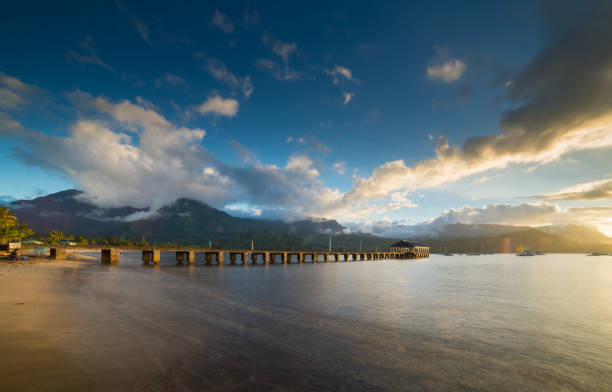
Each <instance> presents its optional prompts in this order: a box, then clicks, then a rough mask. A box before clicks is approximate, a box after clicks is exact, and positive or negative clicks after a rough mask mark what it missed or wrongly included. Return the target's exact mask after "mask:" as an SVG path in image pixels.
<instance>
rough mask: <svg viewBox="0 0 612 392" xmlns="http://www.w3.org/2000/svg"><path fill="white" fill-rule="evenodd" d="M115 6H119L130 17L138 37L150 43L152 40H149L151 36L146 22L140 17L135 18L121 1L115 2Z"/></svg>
mask: <svg viewBox="0 0 612 392" xmlns="http://www.w3.org/2000/svg"><path fill="white" fill-rule="evenodd" d="M117 8H119V10H120V11H121V12H123V13H124V14H125V15H126V16H127V17H128V18H129V19H130V21H131V22H132V24H133V25H134V28H135V29H136V31H137V32H138V34H139V35H140V37H141V38H142V39H143V40H144V41H145V42H146V43H148V44H149V45H151V44H152V42H151V37H150V35H149V27H148V26H147V25H146V24H144V23H143V22H142V21H141V20H140V19H138V18H136V16H135V15H134V14H133V13H131V12H130V10H128V9H127V7H126V6H125V5H124V4H123V3H121V2H120V3H117Z"/></svg>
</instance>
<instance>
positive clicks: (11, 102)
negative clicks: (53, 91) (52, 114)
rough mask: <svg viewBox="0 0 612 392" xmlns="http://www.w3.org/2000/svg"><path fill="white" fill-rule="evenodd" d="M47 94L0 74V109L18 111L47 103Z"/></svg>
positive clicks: (37, 88)
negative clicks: (40, 103) (36, 104)
mask: <svg viewBox="0 0 612 392" xmlns="http://www.w3.org/2000/svg"><path fill="white" fill-rule="evenodd" d="M47 95H48V93H47V92H46V91H45V90H43V89H41V88H39V87H36V86H33V85H30V84H27V83H24V82H22V81H21V80H19V79H17V78H15V77H13V76H9V75H6V74H4V73H2V72H0V109H4V110H19V109H23V108H26V107H28V106H32V105H33V104H35V103H38V102H41V101H43V102H46V101H48V96H47Z"/></svg>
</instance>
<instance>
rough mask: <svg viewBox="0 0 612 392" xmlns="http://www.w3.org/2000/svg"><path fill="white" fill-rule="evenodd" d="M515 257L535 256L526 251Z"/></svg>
mask: <svg viewBox="0 0 612 392" xmlns="http://www.w3.org/2000/svg"><path fill="white" fill-rule="evenodd" d="M516 255H517V256H535V254H534V253H533V252H530V251H528V250H524V251H522V252H521V253H517V254H516Z"/></svg>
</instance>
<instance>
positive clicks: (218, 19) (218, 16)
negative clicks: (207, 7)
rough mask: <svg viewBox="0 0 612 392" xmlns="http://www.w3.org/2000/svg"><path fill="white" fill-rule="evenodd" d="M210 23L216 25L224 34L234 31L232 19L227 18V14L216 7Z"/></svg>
mask: <svg viewBox="0 0 612 392" xmlns="http://www.w3.org/2000/svg"><path fill="white" fill-rule="evenodd" d="M210 25H211V26H214V27H217V28H218V29H219V30H221V31H223V32H224V33H225V34H231V33H233V32H234V24H233V23H232V21H231V20H229V18H228V17H227V15H225V14H224V13H223V12H221V11H219V10H218V9H215V13H214V14H213V17H212V20H211V21H210Z"/></svg>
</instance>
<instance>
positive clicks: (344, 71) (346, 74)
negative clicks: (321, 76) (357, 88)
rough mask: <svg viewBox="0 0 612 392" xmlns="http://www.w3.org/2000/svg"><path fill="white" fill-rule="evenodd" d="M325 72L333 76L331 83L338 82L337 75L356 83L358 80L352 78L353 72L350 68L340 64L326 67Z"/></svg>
mask: <svg viewBox="0 0 612 392" xmlns="http://www.w3.org/2000/svg"><path fill="white" fill-rule="evenodd" d="M325 73H326V74H327V75H330V76H332V77H333V83H334V84H338V83H339V82H340V79H339V77H343V78H344V79H346V80H347V81H351V82H356V83H358V82H359V80H358V79H355V78H353V73H352V72H351V70H350V69H348V68H346V67H343V66H341V65H336V66H335V67H334V68H333V69H326V70H325Z"/></svg>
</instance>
